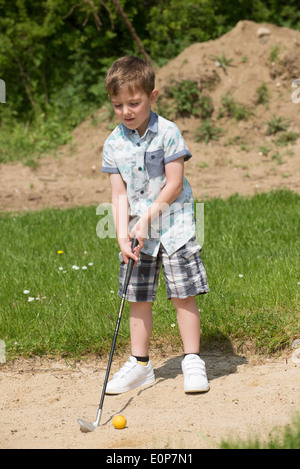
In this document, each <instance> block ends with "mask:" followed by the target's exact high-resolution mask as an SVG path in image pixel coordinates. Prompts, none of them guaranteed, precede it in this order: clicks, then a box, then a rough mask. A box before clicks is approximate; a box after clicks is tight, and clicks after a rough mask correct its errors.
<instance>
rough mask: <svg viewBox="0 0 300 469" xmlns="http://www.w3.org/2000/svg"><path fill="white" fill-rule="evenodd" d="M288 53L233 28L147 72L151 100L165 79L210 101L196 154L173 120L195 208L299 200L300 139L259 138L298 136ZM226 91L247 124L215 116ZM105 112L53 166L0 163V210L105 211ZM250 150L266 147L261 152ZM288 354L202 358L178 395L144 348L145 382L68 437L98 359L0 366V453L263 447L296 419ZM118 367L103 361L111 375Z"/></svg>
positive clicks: (268, 36) (285, 36)
mask: <svg viewBox="0 0 300 469" xmlns="http://www.w3.org/2000/svg"><path fill="white" fill-rule="evenodd" d="M272 51H273V57H274V61H273V62H271V61H270V54H271V52H272ZM274 51H276V54H275V53H274ZM299 51H300V33H299V32H297V31H293V30H290V29H286V28H279V27H276V26H273V25H270V24H256V23H253V22H250V21H241V22H239V23H238V24H237V26H236V27H235V28H234V29H233V30H232V31H231V32H229V33H228V34H226V35H224V36H223V37H221V38H219V39H217V40H214V41H209V42H207V43H201V44H194V45H192V46H191V47H189V48H187V49H186V50H185V51H183V52H182V54H180V55H179V56H178V57H177V58H176V59H174V60H172V61H170V62H169V63H168V64H167V65H166V66H165V67H163V68H162V69H160V70H159V71H158V72H157V87H158V88H159V89H160V90H161V92H162V93H164V92H165V89H166V87H167V86H168V85H169V83H170V81H171V80H172V79H173V80H175V81H178V82H179V81H182V80H193V81H196V82H197V83H198V85H199V88H201V90H203V92H204V93H207V94H208V95H209V96H211V98H212V100H213V104H214V108H215V112H214V114H213V116H212V121H213V122H214V123H215V125H216V126H218V127H222V128H223V130H224V132H223V134H222V135H221V136H220V138H219V140H218V141H211V142H210V143H209V144H208V145H206V144H204V143H203V142H195V140H194V133H195V130H196V129H197V127H199V125H200V124H201V121H200V120H199V118H192V117H191V118H177V119H176V123H177V124H178V126H179V128H180V129H181V131H182V133H183V135H184V138H185V140H186V142H187V144H188V146H189V148H190V149H191V151H192V154H193V158H192V159H191V160H189V162H188V163H187V164H186V168H185V174H186V176H187V178H188V179H189V181H190V183H191V185H192V188H193V192H194V195H195V197H196V198H197V199H198V200H199V201H201V200H205V199H206V198H208V197H223V198H226V197H228V196H230V195H232V194H235V193H239V194H245V195H253V194H255V193H256V192H261V191H270V190H273V189H279V188H283V187H286V188H288V189H291V190H293V191H296V192H298V193H300V178H299V176H300V172H299V169H300V152H299V150H300V140H299V139H298V140H297V141H296V142H294V143H293V144H289V145H287V146H284V147H278V146H277V145H276V144H275V143H274V142H273V140H274V138H275V137H276V136H275V137H274V136H267V135H266V122H268V121H269V120H270V119H271V118H272V116H273V115H275V116H276V117H282V118H284V119H288V120H289V128H288V131H290V132H291V131H293V132H299V131H300V119H299V113H300V104H295V103H293V102H292V92H293V91H295V90H294V89H293V88H292V87H291V84H292V81H293V80H295V79H297V78H300V63H299V60H298V57H299ZM222 55H224V56H225V57H226V58H227V59H232V61H231V62H230V63H229V64H228V67H227V70H226V73H225V71H224V70H223V69H222V68H221V67H220V66H219V63H218V61H217V60H216V59H215V58H214V59H212V57H211V56H216V57H222ZM262 83H266V86H267V89H268V92H269V101H268V103H267V104H258V103H257V91H256V90H257V88H258V87H259V86H261V84H262ZM227 92H230V93H231V95H232V96H233V97H234V99H236V100H237V101H238V102H241V103H243V104H244V105H247V106H250V107H251V109H252V110H254V111H255V112H254V114H252V115H251V116H249V118H248V120H241V121H235V120H234V119H232V118H226V117H223V118H222V119H218V118H217V116H218V109H219V108H220V107H221V106H222V97H223V96H225V95H226V93H227ZM107 114H108V113H107V110H106V109H100V110H99V112H98V113H95V114H94V115H93V116H91V118H90V119H88V120H86V121H85V122H83V123H82V124H81V125H80V126H79V127H78V128H76V129H75V130H74V132H73V143H72V145H71V146H70V145H66V146H64V147H62V148H61V149H60V151H59V152H57V156H56V157H55V158H54V157H52V156H49V157H46V158H44V159H41V160H40V161H39V165H38V167H37V168H36V169H35V170H33V169H31V168H30V167H26V166H23V165H22V164H21V163H14V164H7V165H1V166H0V177H1V187H0V210H1V211H26V210H39V209H43V208H45V207H55V208H61V209H63V208H67V207H74V206H82V205H98V204H100V203H102V202H109V201H110V189H109V181H108V177H107V175H104V174H101V172H100V167H101V151H102V146H103V142H104V140H105V139H106V137H107V136H108V135H109V133H110V130H109V128H108V127H109V124H110V122H109V120H108V119H105V116H106V115H107ZM166 117H167V116H166ZM95 122H96V125H95ZM261 147H268V148H269V152H268V154H264V152H263V151H262V150H261ZM278 154H279V156H278ZM274 155H277V156H274ZM291 354H292V352H291V353H288V352H286V355H285V356H284V357H283V356H282V357H279V358H266V357H265V358H258V357H256V356H254V355H252V354H251V353H247V351H246V350H242V351H239V353H237V351H231V352H230V353H229V352H226V353H225V352H224V353H222V352H221V351H215V352H214V353H213V352H210V353H208V352H207V353H204V354H203V358H204V360H205V361H206V364H207V373H208V378H209V380H210V385H211V389H210V391H209V392H208V393H205V394H195V395H185V394H184V392H183V376H182V373H181V368H180V361H181V357H180V356H179V355H180V354H179V353H174V351H172V350H169V351H168V350H166V351H165V353H164V354H162V353H160V354H158V353H157V352H156V351H155V350H152V351H151V360H152V362H153V366H154V368H155V370H156V378H157V379H156V382H155V383H154V384H152V385H150V386H146V387H143V388H141V389H136V390H133V391H130V392H129V393H126V394H124V395H120V396H107V398H106V399H105V404H104V410H103V417H102V422H101V427H100V428H98V429H97V430H96V431H95V432H93V433H90V434H83V433H81V432H80V430H79V425H78V424H77V421H76V419H77V418H79V417H80V418H85V419H87V420H89V421H94V420H95V417H96V411H97V407H98V402H99V397H100V392H101V386H102V383H103V379H104V374H105V369H106V366H107V359H100V358H99V359H94V360H87V361H82V362H80V363H67V362H64V361H62V360H61V361H59V360H58V361H56V360H52V361H51V360H47V359H37V358H35V359H29V360H16V361H14V362H12V363H9V364H0V386H1V404H0V406H1V407H0V411H1V427H0V447H2V448H154V449H161V448H174V449H175V448H179V449H184V448H189V449H192V448H216V447H218V445H219V443H220V441H221V440H222V439H227V438H230V437H234V438H236V437H241V438H248V436H251V435H253V434H255V435H258V436H259V437H260V438H267V436H268V433H269V431H270V430H272V429H273V428H274V427H276V426H277V427H283V426H284V425H286V424H288V423H290V422H291V421H292V419H293V417H294V416H295V413H296V412H297V411H299V404H300V395H299V387H300V373H299V362H295V360H294V361H293V360H292V355H291ZM125 359H127V356H126V357H124V358H122V359H121V358H120V357H117V358H116V359H115V360H114V362H113V367H112V373H113V372H115V371H116V370H117V369H118V367H119V366H120V365H122V364H123V363H124V360H125ZM118 413H121V414H123V415H124V416H125V417H126V418H127V426H126V428H125V429H124V430H115V429H114V428H113V426H112V418H113V416H114V415H115V414H118Z"/></svg>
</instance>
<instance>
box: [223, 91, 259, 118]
mask: <svg viewBox="0 0 300 469" xmlns="http://www.w3.org/2000/svg"><path fill="white" fill-rule="evenodd" d="M221 103H222V107H221V108H220V109H219V115H218V117H219V118H222V117H230V118H234V119H235V120H237V121H240V120H247V119H248V118H249V117H250V116H251V115H253V110H252V109H250V107H249V106H246V105H245V104H242V103H239V102H238V101H236V100H235V99H234V98H233V96H232V95H231V94H230V93H229V92H228V93H226V95H225V96H222V99H221Z"/></svg>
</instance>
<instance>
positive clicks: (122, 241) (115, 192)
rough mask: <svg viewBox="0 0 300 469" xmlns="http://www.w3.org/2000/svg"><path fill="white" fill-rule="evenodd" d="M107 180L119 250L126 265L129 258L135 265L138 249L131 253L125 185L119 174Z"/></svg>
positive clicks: (110, 176)
mask: <svg viewBox="0 0 300 469" xmlns="http://www.w3.org/2000/svg"><path fill="white" fill-rule="evenodd" d="M109 180H110V185H111V195H112V206H113V217H114V223H115V227H116V232H117V239H118V243H119V246H120V250H121V253H122V256H123V259H124V262H125V263H126V264H127V263H128V258H129V257H131V258H132V259H133V260H134V261H135V263H136V262H137V261H138V257H137V255H136V252H137V250H138V249H137V248H135V253H134V254H133V253H132V250H131V241H130V237H129V232H128V225H129V214H128V197H127V191H126V185H125V183H124V181H123V179H122V177H121V175H120V174H110V175H109Z"/></svg>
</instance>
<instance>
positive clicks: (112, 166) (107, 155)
mask: <svg viewBox="0 0 300 469" xmlns="http://www.w3.org/2000/svg"><path fill="white" fill-rule="evenodd" d="M101 172H102V173H110V174H119V173H120V171H119V168H118V167H117V165H116V162H115V158H114V152H113V150H112V147H111V145H110V143H109V142H107V141H106V142H105V143H104V146H103V153H102V168H101Z"/></svg>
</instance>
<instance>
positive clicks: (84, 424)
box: [77, 238, 138, 433]
mask: <svg viewBox="0 0 300 469" xmlns="http://www.w3.org/2000/svg"><path fill="white" fill-rule="evenodd" d="M137 244H138V243H137V239H136V238H133V240H132V243H131V249H132V251H133V250H134V248H135V247H136V246H137ZM133 264H134V261H133V259H131V258H129V261H128V264H127V270H126V276H125V280H124V283H123V290H122V299H121V304H120V309H119V314H118V319H117V322H116V327H115V333H114V337H113V342H112V346H111V351H110V356H109V360H108V365H107V370H106V375H105V380H104V384H103V389H102V395H101V400H100V404H99V408H98V411H97V417H96V420H95V422H94V423H91V422H88V421H87V420H83V419H77V422H78V423H79V425H80V430H81V431H82V432H84V433H87V432H93V431H94V430H95V428H97V427H98V426H99V423H100V418H101V412H102V407H103V402H104V397H105V392H106V386H107V382H108V377H109V373H110V368H111V363H112V359H113V354H114V351H115V346H116V341H117V336H118V332H119V327H120V322H121V317H122V312H123V308H124V303H125V297H126V293H127V288H128V284H129V281H130V277H131V274H132V269H133Z"/></svg>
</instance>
